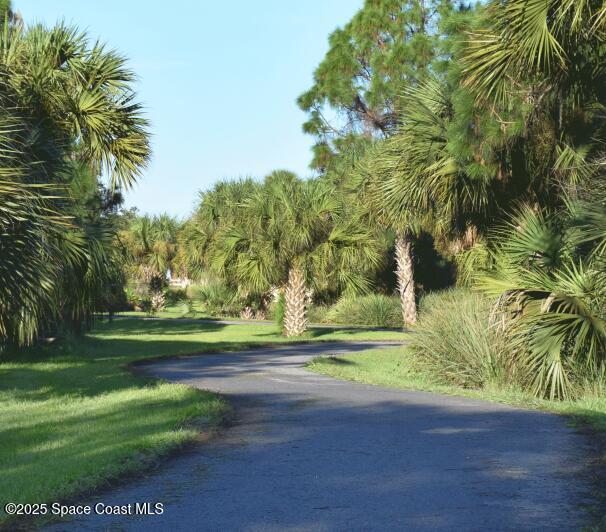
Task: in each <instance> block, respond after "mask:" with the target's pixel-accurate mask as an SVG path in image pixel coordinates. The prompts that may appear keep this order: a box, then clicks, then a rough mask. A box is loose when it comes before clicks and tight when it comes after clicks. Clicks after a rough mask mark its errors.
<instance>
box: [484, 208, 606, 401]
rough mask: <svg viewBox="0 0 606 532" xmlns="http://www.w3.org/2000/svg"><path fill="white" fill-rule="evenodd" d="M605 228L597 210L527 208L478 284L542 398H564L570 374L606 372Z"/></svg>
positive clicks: (502, 237)
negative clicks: (492, 299)
mask: <svg viewBox="0 0 606 532" xmlns="http://www.w3.org/2000/svg"><path fill="white" fill-rule="evenodd" d="M596 215H597V216H596ZM605 220H606V216H605V214H604V207H603V204H600V203H599V202H596V203H590V204H576V203H573V204H571V205H570V206H569V208H568V209H567V210H566V211H564V212H559V213H551V214H550V213H546V212H544V211H536V210H535V209H533V208H532V207H530V206H523V207H521V208H520V209H519V210H518V212H517V213H516V215H515V216H514V217H513V219H512V220H511V222H510V223H509V224H508V225H507V226H505V227H503V228H502V229H501V230H500V231H499V239H498V240H497V244H496V246H495V248H494V251H493V252H494V267H493V268H492V270H490V271H489V272H487V273H486V274H485V275H483V276H482V277H481V278H480V280H479V283H478V284H479V287H480V288H482V289H483V290H484V291H485V292H486V293H488V294H490V295H492V296H495V297H497V298H498V307H497V309H496V310H497V311H499V312H500V313H504V315H503V317H505V318H506V320H505V321H504V322H503V326H504V327H505V329H506V330H505V331H503V332H504V333H507V334H508V335H509V338H510V339H511V341H512V344H513V346H514V348H515V350H516V352H517V356H518V359H519V360H520V362H521V363H522V367H524V368H525V369H526V378H527V380H528V383H529V384H530V385H531V386H532V387H533V389H534V392H535V393H536V395H538V396H545V395H548V396H549V397H550V398H552V399H553V398H555V397H567V396H569V395H570V392H571V384H570V378H569V373H570V371H572V372H576V371H579V369H581V368H583V367H584V368H585V370H587V369H589V370H590V373H591V374H593V375H595V374H598V373H599V371H600V370H603V369H604V367H605V363H606V315H604V293H606V268H604V264H605V263H604V260H605V259H606V255H605V254H604V249H605V248H606V246H605V245H604V243H606V224H604V221H605ZM579 228H581V230H580V231H579ZM587 243H591V244H594V245H592V246H589V247H587ZM499 312H498V313H497V314H496V316H499V315H500V314H499Z"/></svg>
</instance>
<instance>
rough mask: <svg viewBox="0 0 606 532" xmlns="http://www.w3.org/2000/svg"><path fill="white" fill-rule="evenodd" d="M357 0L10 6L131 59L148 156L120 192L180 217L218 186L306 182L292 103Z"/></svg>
mask: <svg viewBox="0 0 606 532" xmlns="http://www.w3.org/2000/svg"><path fill="white" fill-rule="evenodd" d="M361 5H362V0H305V1H297V0H256V1H254V0H232V1H221V0H198V1H194V0H174V1H173V2H165V1H162V2H160V1H155V0H151V1H150V0H147V1H144V0H53V1H49V0H13V6H14V8H15V9H17V10H18V11H20V12H21V14H22V16H23V18H24V19H25V22H26V23H32V22H40V21H42V22H45V23H47V24H52V23H54V22H55V21H57V20H61V19H64V20H66V21H67V22H72V23H74V24H77V25H78V26H80V27H81V28H86V29H88V30H89V32H90V35H91V36H92V37H93V38H97V37H99V38H100V39H101V40H103V41H105V42H107V43H108V44H109V45H111V46H112V47H113V48H116V49H117V50H119V51H120V52H122V53H123V54H125V55H126V56H128V57H129V58H130V61H131V66H132V67H133V68H134V69H135V70H136V72H137V74H138V75H139V78H140V80H139V83H138V92H139V94H140V99H141V100H142V101H143V102H144V103H145V105H146V107H147V112H148V117H149V118H150V120H151V122H152V128H153V135H154V136H153V140H152V144H153V152H154V153H153V160H152V162H151V165H150V167H149V169H148V170H147V171H146V173H145V176H144V178H143V179H142V180H141V181H140V183H139V184H138V185H137V186H136V187H135V189H134V190H133V191H131V192H129V193H128V194H127V198H126V204H127V206H137V207H138V208H139V210H140V211H142V212H151V213H160V212H168V213H170V214H173V215H178V216H185V215H187V214H188V213H189V212H190V211H191V209H192V206H193V204H194V202H195V200H196V198H197V193H198V190H201V189H206V188H208V187H210V186H211V185H212V184H213V183H214V182H215V181H217V180H219V179H222V178H230V177H238V176H248V175H250V176H253V177H262V176H263V175H265V174H267V173H268V172H270V171H271V170H273V169H276V168H287V169H290V170H293V171H295V172H297V173H299V174H300V175H301V176H306V175H308V174H309V173H310V171H309V170H308V168H307V166H308V164H309V160H310V157H311V154H310V147H311V145H312V142H313V139H312V138H310V137H309V136H307V135H304V134H303V132H302V131H301V124H302V123H303V121H304V119H305V116H304V114H303V113H302V112H301V111H300V110H299V109H298V108H297V106H296V103H295V99H296V98H297V96H298V95H299V94H300V93H301V92H303V91H304V90H306V89H307V88H308V87H309V86H310V85H311V81H312V73H313V70H314V68H315V66H316V65H317V64H318V63H319V62H320V60H321V59H322V57H323V56H324V54H325V53H326V50H327V47H328V44H327V37H328V34H329V33H330V32H331V31H332V30H333V29H335V28H336V27H337V26H339V25H343V24H345V23H346V22H347V21H348V20H349V19H350V18H351V17H352V15H353V14H354V13H355V12H356V11H357V10H358V9H359V8H360V7H361Z"/></svg>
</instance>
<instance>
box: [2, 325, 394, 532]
mask: <svg viewBox="0 0 606 532" xmlns="http://www.w3.org/2000/svg"><path fill="white" fill-rule="evenodd" d="M388 339H392V340H393V339H396V340H398V339H404V334H403V333H398V332H390V331H367V332H366V331H361V330H355V329H352V330H334V331H333V330H330V329H312V330H311V331H309V332H308V333H307V334H306V335H305V336H304V337H302V338H300V339H286V338H284V337H282V336H281V335H279V334H278V331H277V330H276V328H275V327H272V326H258V325H254V324H250V325H248V324H247V325H221V324H218V323H208V322H200V323H194V322H183V321H179V320H172V321H171V320H167V321H146V320H137V319H120V320H115V321H114V322H113V323H111V324H109V323H100V324H98V325H97V327H96V328H95V330H94V331H93V332H92V333H90V334H88V335H86V336H85V337H84V338H82V339H81V340H78V341H73V342H71V343H70V344H68V345H67V346H63V347H59V346H45V347H38V348H32V349H29V350H26V351H23V352H20V353H17V354H14V355H11V356H4V358H3V359H2V362H1V363H0V427H1V429H0V430H1V433H2V438H1V442H2V443H1V445H0V471H2V475H1V476H0V501H2V505H0V506H4V503H6V502H22V503H26V502H54V501H61V500H66V499H70V498H73V497H74V496H75V495H77V494H79V493H82V492H85V491H87V490H91V489H93V488H97V487H99V486H103V485H105V484H106V483H107V482H108V481H109V480H111V479H112V478H115V477H117V476H119V475H121V474H125V473H128V472H131V471H134V470H137V469H140V468H141V467H144V466H146V465H148V464H150V463H152V462H153V461H154V460H156V459H157V458H158V456H160V455H162V454H165V453H168V452H169V451H171V450H174V449H175V448H177V447H179V446H180V445H182V444H184V443H186V442H188V441H191V440H192V439H194V438H196V436H197V435H199V434H200V430H201V429H202V430H208V429H211V428H212V427H214V426H216V425H217V424H218V423H220V422H221V420H222V419H223V417H224V416H225V415H226V413H228V411H229V407H228V405H226V404H225V402H224V401H223V400H222V399H221V398H220V397H217V396H216V395H213V394H211V393H205V392H202V391H199V390H195V389H191V388H189V387H187V386H183V385H178V384H169V383H163V382H160V381H157V380H154V379H146V378H143V377H141V376H137V375H133V374H131V373H130V372H129V371H128V370H127V369H126V366H127V365H128V364H129V363H131V362H134V361H137V360H141V359H145V358H152V357H158V356H164V355H178V354H191V353H202V352H208V351H217V350H226V351H229V350H237V349H242V348H245V347H248V346H254V345H261V344H271V343H277V342H287V341H290V342H296V341H301V340H303V341H305V340H307V341H309V340H316V341H330V340H388ZM225 356H229V354H226V355H225ZM5 518H6V516H5V515H4V514H3V513H0V523H2V521H3V520H5Z"/></svg>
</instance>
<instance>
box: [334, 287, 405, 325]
mask: <svg viewBox="0 0 606 532" xmlns="http://www.w3.org/2000/svg"><path fill="white" fill-rule="evenodd" d="M325 321H327V322H329V323H339V324H344V325H366V326H369V327H402V311H401V308H400V301H399V299H398V298H397V297H388V296H384V295H381V294H372V295H368V296H360V297H342V298H341V299H339V301H337V302H336V303H335V304H334V305H333V306H332V307H331V308H330V309H329V310H328V312H327V313H326V317H325Z"/></svg>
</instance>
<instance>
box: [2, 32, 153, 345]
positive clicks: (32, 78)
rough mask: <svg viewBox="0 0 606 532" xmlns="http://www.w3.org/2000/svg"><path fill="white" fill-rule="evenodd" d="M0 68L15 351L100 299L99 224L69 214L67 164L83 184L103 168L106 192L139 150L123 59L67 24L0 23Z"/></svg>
mask: <svg viewBox="0 0 606 532" xmlns="http://www.w3.org/2000/svg"><path fill="white" fill-rule="evenodd" d="M0 72H1V74H0V86H1V87H0V88H1V90H0V152H1V153H0V173H1V177H0V179H1V180H2V191H1V192H0V210H1V211H2V212H3V213H4V215H3V216H4V217H3V219H2V221H1V222H0V223H1V224H2V231H1V233H2V236H1V240H2V242H1V243H0V247H1V248H2V259H0V260H2V262H3V265H2V267H0V285H2V286H3V287H4V289H5V296H6V297H4V296H3V298H2V300H3V303H2V304H0V322H2V326H0V335H1V339H2V343H7V342H10V343H16V344H18V345H22V344H27V343H31V342H32V341H34V340H35V338H36V336H37V334H38V333H39V331H40V330H41V329H42V328H43V327H46V326H48V325H49V324H51V323H52V322H54V321H56V320H60V319H61V318H63V317H66V316H71V318H73V319H74V320H76V321H81V320H82V319H86V317H87V316H90V310H91V308H92V307H91V306H92V305H93V304H94V302H93V299H94V297H92V294H93V293H95V292H96V293H100V292H102V290H101V289H95V290H92V286H93V285H97V286H98V283H99V282H100V281H102V280H104V279H105V280H107V279H109V277H110V275H109V271H108V269H113V268H114V267H115V266H114V265H113V263H112V261H111V260H106V258H107V254H106V250H107V249H108V244H107V239H106V238H105V237H103V238H101V235H102V234H106V229H108V228H109V225H108V223H107V220H106V219H105V218H104V217H101V216H100V217H98V222H99V223H101V224H102V225H104V227H103V228H99V229H100V231H97V232H95V231H92V230H90V229H91V227H90V225H89V223H88V221H87V220H85V219H84V218H83V217H81V216H80V215H79V214H78V213H77V211H78V210H79V209H81V208H84V204H79V203H78V202H79V201H80V200H79V199H78V198H77V197H74V196H72V195H71V193H70V187H71V186H72V185H73V184H74V183H75V182H76V181H77V180H78V179H80V174H79V172H78V171H75V170H74V168H75V167H76V166H75V165H74V164H72V163H74V162H78V163H79V164H80V165H81V166H82V167H84V168H86V170H87V172H90V173H91V174H92V175H94V176H95V182H96V180H97V176H99V175H101V173H104V174H105V175H107V176H109V178H110V182H111V185H112V187H119V186H121V187H128V186H130V185H131V184H132V183H133V182H134V180H135V179H136V178H137V176H138V175H139V174H140V172H141V170H142V169H143V167H144V166H145V164H146V161H147V159H148V157H149V144H148V132H147V123H146V121H145V119H144V118H143V116H142V114H141V106H140V105H139V104H138V103H136V102H135V100H134V98H135V94H134V92H133V90H132V87H131V82H132V81H133V80H134V74H133V73H132V72H131V71H130V70H129V69H128V68H126V66H125V60H124V59H123V58H121V57H120V56H118V55H117V54H116V53H115V52H112V51H108V50H106V49H105V48H104V47H103V46H102V45H100V44H95V45H93V46H90V45H89V43H88V40H87V38H86V35H85V34H84V33H82V32H79V31H77V30H76V29H74V28H68V27H66V26H62V25H60V26H57V27H54V28H52V29H46V28H44V27H42V26H36V27H34V28H31V29H27V30H25V29H23V27H22V26H21V25H19V24H13V23H11V24H9V25H5V30H4V32H1V34H0ZM95 185H96V183H95ZM95 193H97V191H96V186H95ZM95 234H96V235H97V236H94V235H95ZM102 242H105V244H102ZM109 247H111V246H109ZM68 275H70V276H72V277H71V278H70V280H69V283H65V282H64V281H63V279H65V277H66V276H68ZM84 307H87V309H86V311H84Z"/></svg>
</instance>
